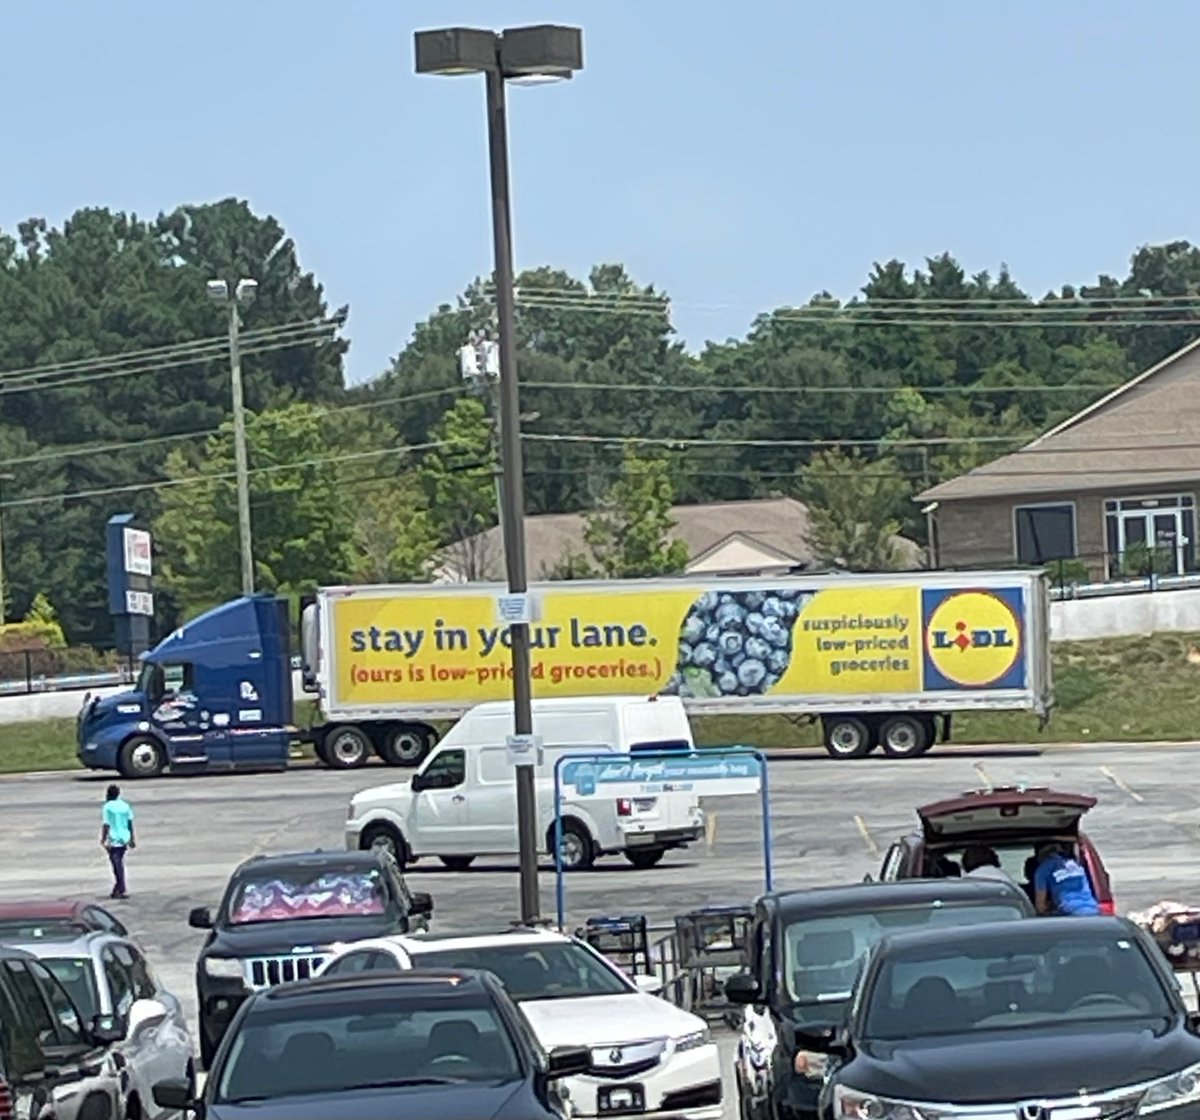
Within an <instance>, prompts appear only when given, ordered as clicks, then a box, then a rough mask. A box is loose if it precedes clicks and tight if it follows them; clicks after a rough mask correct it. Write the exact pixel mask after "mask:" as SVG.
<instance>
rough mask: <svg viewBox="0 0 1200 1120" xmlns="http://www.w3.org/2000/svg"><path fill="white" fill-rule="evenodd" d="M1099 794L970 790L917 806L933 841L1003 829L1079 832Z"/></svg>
mask: <svg viewBox="0 0 1200 1120" xmlns="http://www.w3.org/2000/svg"><path fill="white" fill-rule="evenodd" d="M1095 804H1096V799H1095V798H1094V797H1088V796H1086V795H1085V794H1080V793H1062V792H1060V791H1058V790H1053V789H992V790H977V791H975V792H972V793H964V794H963V795H962V796H961V797H951V798H948V799H946V800H944V801H935V802H932V803H931V804H929V805H922V806H920V808H918V809H917V816H918V817H919V818H920V820H921V829H922V831H923V832H924V833H925V838H926V839H927V840H950V839H954V838H965V837H968V836H979V835H983V834H986V835H988V836H996V835H998V834H1003V835H1010V834H1011V835H1012V836H1014V837H1016V836H1022V835H1042V836H1045V835H1048V834H1049V835H1056V834H1063V833H1068V834H1070V833H1075V832H1078V831H1079V821H1080V819H1081V818H1082V817H1083V815H1084V814H1085V813H1087V811H1088V810H1089V809H1091V808H1092V807H1093V806H1094V805H1095Z"/></svg>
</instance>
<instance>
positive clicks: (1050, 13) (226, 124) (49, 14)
mask: <svg viewBox="0 0 1200 1120" xmlns="http://www.w3.org/2000/svg"><path fill="white" fill-rule="evenodd" d="M2 14H3V16H5V17H6V18H5V23H4V25H5V30H6V32H7V33H6V34H5V36H4V38H5V41H6V43H7V44H8V46H7V49H6V51H5V58H4V62H3V64H2V65H0V97H2V102H0V103H3V104H4V105H5V107H6V110H7V112H6V118H7V124H8V143H7V144H6V149H7V151H8V153H9V154H8V157H7V158H6V159H5V161H4V168H3V171H2V173H0V228H6V229H9V230H14V229H15V226H16V223H17V222H18V221H20V220H22V219H23V218H26V217H30V216H34V215H37V216H41V217H45V218H46V219H47V220H49V221H50V222H51V223H52V224H55V225H58V224H60V223H61V222H62V221H63V220H64V219H65V218H67V217H69V215H70V214H71V213H72V212H73V211H74V210H75V209H76V208H79V207H83V206H97V205H101V206H108V207H111V208H113V209H117V210H124V211H131V212H135V213H137V214H139V215H143V216H147V217H150V216H153V215H155V214H157V213H159V212H160V211H169V210H171V209H173V208H174V207H175V206H177V205H180V204H182V203H203V202H207V201H214V200H217V199H220V198H225V197H229V196H231V195H235V196H238V197H241V198H246V199H248V200H249V202H250V203H251V205H252V206H253V207H254V209H255V210H256V211H257V212H259V213H262V214H266V213H270V214H273V215H275V216H276V217H277V218H278V219H279V220H280V221H281V222H282V223H283V225H284V227H285V228H286V229H287V231H288V233H289V234H290V235H291V236H292V237H293V238H294V240H295V242H296V244H297V247H298V250H299V254H300V259H301V263H302V265H303V266H304V267H305V268H306V269H311V270H312V271H313V272H315V274H316V276H317V278H318V280H319V281H320V282H321V283H323V284H324V286H325V290H326V293H327V296H328V299H329V301H330V305H331V306H332V307H337V306H340V305H341V304H344V303H348V304H349V305H350V319H349V323H348V328H347V333H348V336H349V338H350V339H351V343H352V345H351V349H350V353H349V355H348V358H347V362H348V375H349V379H350V380H351V381H361V380H364V379H367V378H371V377H374V376H377V375H378V374H380V373H381V372H383V371H384V370H385V369H386V368H387V367H388V364H389V362H390V360H391V358H392V357H393V356H394V355H395V354H397V353H398V352H399V351H400V350H402V349H403V347H404V345H405V344H406V342H407V341H408V339H409V338H410V337H411V334H412V330H413V327H414V325H415V324H416V323H417V322H419V321H421V320H423V319H424V318H426V317H427V316H428V315H429V314H430V313H431V312H433V311H434V310H435V309H436V308H437V306H438V305H439V304H440V303H443V302H448V301H451V300H453V298H454V297H455V296H456V295H457V294H458V293H460V292H461V291H462V290H463V288H465V287H466V285H467V284H468V283H469V282H470V281H471V280H472V279H473V278H475V277H476V276H479V275H483V274H485V273H487V272H489V271H490V269H491V249H492V244H491V232H490V210H489V195H488V180H487V149H486V137H485V131H484V130H485V118H484V91H483V83H482V80H481V79H479V78H473V77H466V78H433V77H417V76H416V75H414V74H413V72H412V69H413V47H412V33H413V31H415V30H417V29H422V28H430V27H445V26H452V25H461V26H479V27H494V28H501V27H504V26H520V25H522V24H530V23H542V22H557V23H567V24H573V25H576V26H579V27H581V28H582V29H583V35H584V57H585V69H584V71H583V72H582V73H581V74H579V75H577V76H576V78H575V79H574V80H572V81H570V82H562V83H556V84H552V85H546V86H535V87H524V88H515V89H513V90H512V92H511V94H510V97H509V129H510V136H511V156H510V162H511V176H512V191H513V223H514V230H515V253H516V266H517V268H518V270H519V269H522V268H531V267H537V266H539V265H542V264H550V265H553V266H555V267H559V268H563V269H566V270H567V271H569V272H571V273H573V274H575V275H577V276H580V277H586V274H587V272H588V271H589V270H590V268H591V267H592V266H593V265H594V264H596V263H599V262H608V261H619V262H622V263H624V264H625V265H626V267H627V268H628V269H629V271H630V273H631V275H632V276H633V277H634V279H635V280H637V281H638V282H640V283H644V284H649V283H652V284H654V285H655V286H656V287H657V288H659V289H660V290H664V291H666V292H667V293H668V294H669V295H670V296H671V299H672V322H673V324H674V326H675V328H676V330H677V331H678V332H679V334H680V336H681V337H682V338H683V339H684V340H685V341H686V343H687V345H688V347H689V349H692V350H697V349H701V348H703V346H704V344H705V342H706V341H708V340H713V341H725V340H726V339H728V338H731V337H737V336H741V335H744V334H745V332H746V330H747V328H748V326H749V325H750V323H751V321H752V320H753V318H754V316H755V315H756V314H758V313H759V312H761V311H765V310H768V309H770V308H772V307H776V306H781V305H796V304H800V303H803V302H805V301H806V300H808V299H809V298H810V297H811V296H812V295H813V294H815V293H816V292H818V291H821V290H829V291H831V292H833V293H834V294H835V295H837V296H840V297H842V298H848V297H850V296H852V295H854V294H855V293H856V291H857V290H858V289H859V288H860V287H861V285H862V284H863V283H864V281H865V280H866V278H867V275H868V274H869V272H870V270H871V267H872V265H873V263H874V262H876V261H886V260H889V259H892V258H899V259H900V260H903V261H906V262H908V263H909V264H910V266H919V265H921V263H922V262H923V261H924V259H925V258H926V257H928V256H933V255H936V254H938V253H940V252H943V251H949V252H951V253H952V254H953V255H954V256H955V257H956V258H957V259H958V260H959V262H960V263H961V264H962V265H963V266H964V267H965V268H966V269H967V271H968V272H972V273H973V272H978V271H981V270H985V269H986V270H989V271H991V272H992V273H993V274H994V273H995V272H996V271H997V270H998V269H999V267H1000V265H1001V264H1002V263H1006V264H1007V265H1008V266H1009V268H1010V269H1011V270H1012V272H1013V275H1014V277H1015V279H1016V280H1017V282H1018V283H1020V284H1021V285H1022V286H1023V287H1024V288H1025V289H1026V290H1027V291H1030V292H1031V293H1033V294H1037V295H1040V294H1043V293H1044V292H1045V291H1046V290H1048V289H1051V288H1057V287H1059V286H1060V285H1062V284H1063V283H1076V284H1078V283H1085V282H1088V281H1090V280H1093V279H1094V278H1095V277H1096V276H1097V275H1098V274H1100V273H1109V274H1112V275H1116V276H1123V275H1124V273H1125V271H1126V269H1127V265H1128V261H1129V257H1130V255H1131V254H1132V253H1133V252H1134V251H1135V250H1136V248H1137V247H1138V246H1140V245H1144V244H1154V243H1160V242H1163V241H1168V240H1174V239H1189V240H1197V239H1200V231H1198V230H1197V224H1198V222H1200V208H1198V203H1200V143H1198V142H1197V141H1198V140H1200V136H1198V129H1200V123H1198V121H1200V118H1198V117H1197V112H1196V109H1197V102H1196V92H1195V83H1194V78H1193V69H1194V67H1193V50H1192V48H1193V46H1194V44H1195V43H1196V42H1197V41H1200V4H1198V3H1196V2H1195V0H1152V2H1150V3H1147V4H1129V3H1128V2H1126V0H1056V2H1054V3H1046V2H1045V0H1006V2H1005V3H1003V4H963V3H960V2H956V0H911V2H909V3H904V4H899V3H888V2H885V0H862V2H860V3H857V4H817V3H815V2H814V0H743V2H742V3H738V4H730V3H728V2H727V0H726V2H723V3H718V2H717V0H603V2H598V0H594V2H593V3H591V4H585V3H572V2H568V0H560V2H557V3H555V2H551V0H525V2H518V0H512V2H510V0H490V2H488V3H466V2H463V3H457V2H455V0H436V2H433V0H342V2H341V3H336V4H335V3H330V2H328V0H288V2H287V3H283V2H282V0H276V2H274V3H270V2H268V0H251V2H247V0H207V2H206V3H203V4H200V3H192V2H189V0H174V2H171V3H163V2H162V0H114V2H112V3H105V4H98V3H88V2H85V0H7V2H6V3H5V4H4V5H3V8H2ZM197 298H198V299H200V298H203V293H197Z"/></svg>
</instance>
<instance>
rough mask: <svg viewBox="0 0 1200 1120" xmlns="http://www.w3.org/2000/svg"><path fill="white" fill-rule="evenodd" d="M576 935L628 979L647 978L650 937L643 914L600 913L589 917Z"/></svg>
mask: <svg viewBox="0 0 1200 1120" xmlns="http://www.w3.org/2000/svg"><path fill="white" fill-rule="evenodd" d="M575 936H576V937H578V938H579V939H580V940H581V941H586V942H587V943H588V944H589V945H590V946H591V947H592V948H593V949H595V950H596V952H598V953H601V954H603V955H604V956H605V957H607V958H608V959H609V960H610V961H612V962H613V964H615V965H617V966H618V967H619V968H621V969H623V970H624V971H625V972H627V973H628V974H629V975H630V976H638V975H649V974H650V973H651V972H652V968H651V965H650V935H649V926H648V925H647V923H646V915H645V914H619V915H608V914H602V915H598V916H597V917H594V918H588V920H587V921H586V922H585V923H584V924H583V926H582V928H580V929H577V930H576V931H575Z"/></svg>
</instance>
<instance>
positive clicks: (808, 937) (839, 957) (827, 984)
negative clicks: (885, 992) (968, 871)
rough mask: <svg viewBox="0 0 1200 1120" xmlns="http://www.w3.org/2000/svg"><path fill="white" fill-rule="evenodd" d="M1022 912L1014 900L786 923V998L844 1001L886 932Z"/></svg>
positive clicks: (895, 909)
mask: <svg viewBox="0 0 1200 1120" xmlns="http://www.w3.org/2000/svg"><path fill="white" fill-rule="evenodd" d="M1024 915H1025V911H1024V910H1022V909H1021V908H1020V906H1019V904H1018V903H1017V902H1015V901H1014V902H1011V903H1006V902H991V903H987V904H982V905H981V904H975V905H958V906H954V905H950V906H947V905H944V904H943V905H940V906H929V905H924V906H904V907H892V908H888V909H881V910H873V911H862V912H859V913H849V914H845V913H843V914H829V915H823V916H821V917H818V918H804V919H802V920H800V921H794V922H789V923H788V925H787V926H786V927H785V929H784V939H783V940H784V949H783V957H784V986H785V989H786V992H787V998H788V1000H789V1001H790V1002H792V1003H795V1004H822V1003H844V1002H845V1001H846V1000H848V999H849V998H850V993H851V992H852V991H853V989H854V984H855V981H856V980H857V979H858V971H859V968H860V966H861V964H862V961H863V958H864V957H865V956H866V954H867V952H868V950H870V948H871V947H872V946H873V945H874V944H875V942H877V941H879V940H880V939H881V938H883V937H886V936H888V935H889V934H894V933H903V932H906V931H908V930H921V929H944V928H946V927H948V926H967V925H977V924H979V923H981V922H1002V921H1009V920H1013V919H1018V918H1022V917H1024Z"/></svg>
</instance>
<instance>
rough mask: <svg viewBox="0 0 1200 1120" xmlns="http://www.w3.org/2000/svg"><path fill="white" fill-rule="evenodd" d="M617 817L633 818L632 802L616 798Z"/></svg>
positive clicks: (626, 798)
mask: <svg viewBox="0 0 1200 1120" xmlns="http://www.w3.org/2000/svg"><path fill="white" fill-rule="evenodd" d="M617 816H618V817H632V816H633V802H632V801H630V800H629V798H628V797H618V798H617Z"/></svg>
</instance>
